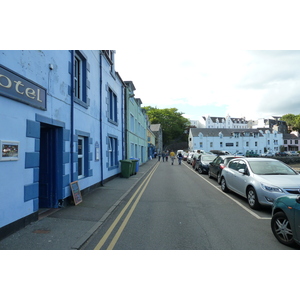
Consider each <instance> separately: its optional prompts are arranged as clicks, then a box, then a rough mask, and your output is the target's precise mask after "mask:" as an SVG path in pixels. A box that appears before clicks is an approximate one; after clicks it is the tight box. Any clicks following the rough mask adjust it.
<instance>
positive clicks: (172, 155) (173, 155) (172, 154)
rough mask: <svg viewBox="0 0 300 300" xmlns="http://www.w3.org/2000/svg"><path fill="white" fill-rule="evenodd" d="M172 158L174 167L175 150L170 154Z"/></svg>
mask: <svg viewBox="0 0 300 300" xmlns="http://www.w3.org/2000/svg"><path fill="white" fill-rule="evenodd" d="M170 158H171V161H172V165H174V160H175V153H174V151H173V150H172V151H171V152H170Z"/></svg>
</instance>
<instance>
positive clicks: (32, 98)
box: [0, 65, 47, 110]
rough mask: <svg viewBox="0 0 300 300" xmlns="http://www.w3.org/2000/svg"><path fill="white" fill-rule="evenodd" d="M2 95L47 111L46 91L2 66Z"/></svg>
mask: <svg viewBox="0 0 300 300" xmlns="http://www.w3.org/2000/svg"><path fill="white" fill-rule="evenodd" d="M0 95H2V96H4V97H7V98H10V99H13V100H16V101H19V102H22V103H25V104H27V105H30V106H33V107H36V108H38V109H42V110H46V109H47V107H46V103H47V101H46V98H47V93H46V89H45V88H43V87H41V86H40V85H38V84H36V83H34V82H33V81H31V80H29V79H26V78H25V77H23V76H21V75H19V74H17V73H15V72H13V71H11V70H9V69H7V68H5V67H4V66H2V65H0Z"/></svg>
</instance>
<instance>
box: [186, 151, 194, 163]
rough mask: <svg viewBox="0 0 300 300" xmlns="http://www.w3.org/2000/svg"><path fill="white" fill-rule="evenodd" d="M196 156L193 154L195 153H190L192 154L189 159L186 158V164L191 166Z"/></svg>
mask: <svg viewBox="0 0 300 300" xmlns="http://www.w3.org/2000/svg"><path fill="white" fill-rule="evenodd" d="M194 154H195V153H193V152H190V153H189V154H188V156H187V158H186V162H187V163H188V164H191V163H192V161H193V157H194Z"/></svg>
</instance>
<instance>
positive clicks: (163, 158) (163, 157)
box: [162, 151, 166, 161]
mask: <svg viewBox="0 0 300 300" xmlns="http://www.w3.org/2000/svg"><path fill="white" fill-rule="evenodd" d="M165 157H166V153H165V151H163V153H162V160H163V161H165Z"/></svg>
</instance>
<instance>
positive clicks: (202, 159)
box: [195, 154, 216, 174]
mask: <svg viewBox="0 0 300 300" xmlns="http://www.w3.org/2000/svg"><path fill="white" fill-rule="evenodd" d="M215 158H216V156H215V155H213V154H201V155H200V156H199V159H198V160H196V164H195V171H198V172H199V173H200V174H202V173H208V169H209V163H210V162H212V161H213V160H214V159H215Z"/></svg>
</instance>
